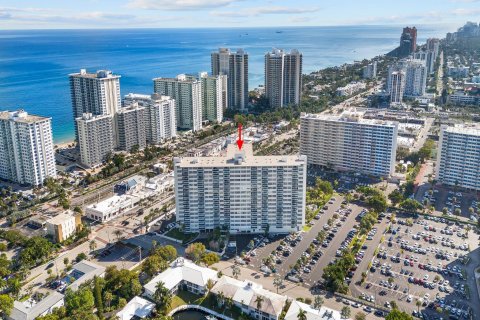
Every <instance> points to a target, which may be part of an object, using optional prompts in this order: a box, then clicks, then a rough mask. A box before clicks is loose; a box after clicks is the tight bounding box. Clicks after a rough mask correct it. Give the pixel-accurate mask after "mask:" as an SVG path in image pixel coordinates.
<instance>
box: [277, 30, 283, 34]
mask: <svg viewBox="0 0 480 320" xmlns="http://www.w3.org/2000/svg"><path fill="white" fill-rule="evenodd" d="M275 33H283V31H281V30H277V31H275Z"/></svg>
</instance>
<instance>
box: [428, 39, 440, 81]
mask: <svg viewBox="0 0 480 320" xmlns="http://www.w3.org/2000/svg"><path fill="white" fill-rule="evenodd" d="M427 50H428V52H430V53H431V54H430V56H429V58H430V59H429V60H427V68H428V73H432V72H434V71H435V63H436V62H437V58H438V55H439V53H440V40H439V39H436V38H429V39H427Z"/></svg>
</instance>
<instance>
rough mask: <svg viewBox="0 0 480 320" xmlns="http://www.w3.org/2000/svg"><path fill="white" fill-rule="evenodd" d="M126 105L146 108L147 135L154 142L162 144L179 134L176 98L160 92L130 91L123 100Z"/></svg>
mask: <svg viewBox="0 0 480 320" xmlns="http://www.w3.org/2000/svg"><path fill="white" fill-rule="evenodd" d="M123 103H124V105H125V106H131V105H139V106H141V107H143V108H145V135H146V140H147V142H149V143H152V144H160V143H162V142H164V141H165V140H168V139H172V138H175V137H176V136H177V123H176V118H175V100H173V99H172V98H170V97H168V96H162V95H160V94H156V93H154V94H152V95H147V94H134V93H129V94H128V95H126V96H125V99H124V101H123Z"/></svg>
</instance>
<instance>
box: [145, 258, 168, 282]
mask: <svg viewBox="0 0 480 320" xmlns="http://www.w3.org/2000/svg"><path fill="white" fill-rule="evenodd" d="M167 268H168V263H167V262H166V261H165V260H163V259H162V258H161V257H159V256H157V255H152V256H150V257H148V258H147V259H145V261H144V262H143V263H142V271H143V272H145V273H146V274H147V275H148V276H149V277H152V276H154V275H155V274H157V273H158V272H161V271H164V270H165V269H167Z"/></svg>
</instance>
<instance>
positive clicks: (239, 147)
mask: <svg viewBox="0 0 480 320" xmlns="http://www.w3.org/2000/svg"><path fill="white" fill-rule="evenodd" d="M237 146H238V150H242V146H243V140H242V124H241V123H239V124H238V140H237Z"/></svg>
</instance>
